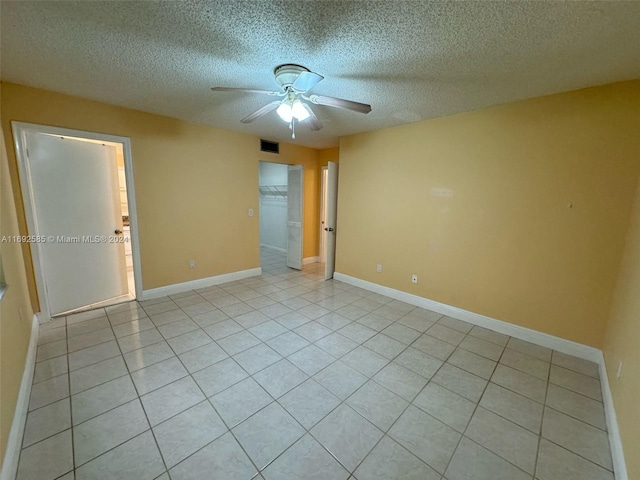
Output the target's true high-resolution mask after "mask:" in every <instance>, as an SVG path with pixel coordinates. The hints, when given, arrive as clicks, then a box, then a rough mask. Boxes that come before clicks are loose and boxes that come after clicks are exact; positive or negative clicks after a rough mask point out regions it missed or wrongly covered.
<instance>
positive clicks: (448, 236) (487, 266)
mask: <svg viewBox="0 0 640 480" xmlns="http://www.w3.org/2000/svg"><path fill="white" fill-rule="evenodd" d="M638 112H640V81H632V82H625V83H618V84H612V85H607V86H603V87H596V88H590V89H585V90H580V91H575V92H570V93H565V94H560V95H553V96H548V97H542V98H537V99H532V100H527V101H522V102H517V103H512V104H507V105H502V106H498V107H493V108H488V109H484V110H480V111H476V112H470V113H466V114H461V115H455V116H450V117H445V118H439V119H433V120H428V121H423V122H419V123H414V124H409V125H404V126H400V127H395V128H390V129H385V130H378V131H374V132H369V133H363V134H358V135H353V136H349V137H344V138H342V139H341V141H340V182H339V196H338V198H339V202H338V228H339V231H340V235H339V236H338V239H337V265H336V271H338V272H341V273H345V274H348V275H352V276H355V277H359V278H362V279H365V280H368V281H371V282H375V283H378V284H382V285H386V286H389V287H392V288H395V289H399V290H403V291H406V292H409V293H413V294H416V295H419V296H421V297H426V298H429V299H432V300H436V301H438V302H442V303H445V304H449V305H454V306H456V307H460V308H463V309H466V310H470V311H472V312H476V313H480V314H484V315H487V316H489V317H493V318H497V319H500V320H504V321H507V322H511V323H514V324H517V325H522V326H524V327H528V328H532V329H534V330H538V331H542V332H546V333H550V334H552V335H557V336H559V337H562V338H566V339H570V340H574V341H577V342H580V343H584V344H587V345H592V346H595V347H601V346H602V341H603V338H604V331H605V325H606V319H607V317H608V314H609V308H610V305H611V297H612V292H613V289H614V284H615V282H616V277H617V272H618V267H619V265H620V260H621V256H622V250H623V246H624V235H625V232H626V230H627V226H628V222H629V215H630V211H631V205H632V199H633V195H634V191H635V182H636V179H637V177H638V172H639V171H640V135H639V134H638V127H639V125H640V122H639V114H638ZM569 204H572V206H573V208H568V205H569ZM378 263H380V264H382V265H383V271H382V273H376V264H378ZM413 273H416V274H418V276H419V283H418V284H417V285H413V284H412V283H411V282H410V278H411V274H413Z"/></svg>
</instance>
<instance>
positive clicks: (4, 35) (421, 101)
mask: <svg viewBox="0 0 640 480" xmlns="http://www.w3.org/2000/svg"><path fill="white" fill-rule="evenodd" d="M0 9H1V10H0V14H1V17H2V18H1V28H2V30H1V41H2V46H1V52H0V53H1V55H2V56H1V75H2V79H3V80H6V81H10V82H15V83H20V84H24V85H29V86H33V87H38V88H44V89H48V90H54V91H57V92H62V93H68V94H71V95H76V96H80V97H86V98H90V99H95V100H100V101H103V102H107V103H111V104H116V105H122V106H126V107H129V108H134V109H138V110H144V111H147V112H153V113H158V114H162V115H168V116H171V117H175V118H180V119H183V120H187V121H192V122H198V123H204V124H209V125H213V126H216V127H222V128H228V129H232V130H237V131H241V132H246V133H250V134H253V135H257V136H260V137H263V138H268V139H271V140H280V141H291V140H290V137H289V130H288V128H287V126H286V124H285V123H284V122H282V121H281V120H279V119H278V117H277V115H276V113H275V112H271V113H269V114H268V115H267V116H265V117H263V118H261V119H259V120H257V121H255V122H254V123H253V124H250V125H244V124H241V123H240V119H241V118H243V117H244V116H246V115H247V114H249V113H251V112H252V111H254V110H256V109H257V108H259V107H260V106H262V105H265V104H266V103H268V102H270V101H272V100H273V98H272V97H268V96H262V95H246V96H243V95H240V94H237V93H221V92H216V93H214V92H211V91H210V90H209V88H210V87H212V86H238V87H250V88H262V89H270V90H271V89H274V88H277V85H276V83H275V81H274V79H273V74H272V71H273V68H274V67H275V66H277V65H279V64H282V63H298V64H302V65H305V66H307V67H308V68H310V69H311V70H313V71H315V72H318V73H320V74H321V75H324V76H325V80H324V81H322V82H321V83H320V84H319V85H318V86H317V87H316V88H315V89H314V90H313V92H314V93H318V94H321V95H331V96H337V97H342V98H347V99H351V100H356V101H360V102H365V103H370V104H371V105H372V107H373V111H372V112H371V113H370V114H368V115H362V114H358V113H354V112H350V111H344V110H337V109H332V108H330V107H324V106H314V107H313V108H314V111H315V112H316V114H317V116H318V117H319V119H320V120H321V122H322V123H323V124H324V129H323V130H321V131H319V132H311V131H309V130H308V129H306V128H304V126H302V125H301V126H300V128H299V129H297V136H298V138H297V140H296V143H300V144H303V145H308V146H313V147H320V148H322V147H328V146H334V145H337V141H338V140H337V139H338V137H339V136H342V135H348V134H352V133H357V132H363V131H367V130H374V129H379V128H383V127H389V126H393V125H399V124H402V123H408V122H414V121H418V120H422V119H426V118H432V117H438V116H443V115H449V114H452V113H457V112H462V111H469V110H474V109H478V108H482V107H486V106H490V105H496V104H500V103H505V102H510V101H514V100H519V99H524V98H530V97H536V96H541V95H546V94H551V93H556V92H561V91H567V90H574V89H578V88H582V87H587V86H592V85H600V84H605V83H610V82H615V81H620V80H628V79H633V78H638V77H640V2H634V1H628V2H586V1H583V2H560V1H552V2H544V1H535V2H533V1H532V2H528V1H521V2H506V1H502V2H488V1H478V2H468V1H452V2H450V1H440V2H427V1H419V2H408V1H400V0H395V1H367V2H361V1H270V2H265V1H249V2H246V1H242V2H237V1H215V2H214V1H208V2H203V1H194V0H185V1H169V2H154V1H137V2H134V1H126V2H115V1H79V2H57V1H47V2H31V1H18V2H11V1H2V2H1V7H0Z"/></svg>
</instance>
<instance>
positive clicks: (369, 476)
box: [18, 251, 613, 480]
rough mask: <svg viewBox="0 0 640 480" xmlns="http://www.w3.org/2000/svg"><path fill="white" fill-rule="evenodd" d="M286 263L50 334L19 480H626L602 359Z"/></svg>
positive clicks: (54, 328) (75, 318)
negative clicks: (604, 393)
mask: <svg viewBox="0 0 640 480" xmlns="http://www.w3.org/2000/svg"><path fill="white" fill-rule="evenodd" d="M283 263H284V256H283V255H282V254H278V253H272V252H269V251H264V252H263V275H262V276H261V277H256V278H249V279H246V280H242V281H237V282H232V283H227V284H224V285H220V286H215V287H211V288H205V289H202V290H198V291H191V292H187V293H183V294H180V295H172V296H170V297H166V298H160V299H156V300H150V301H145V302H140V303H135V302H133V303H127V304H123V305H118V306H112V307H107V308H106V309H98V310H93V311H89V312H83V313H80V314H76V315H72V316H69V317H67V318H61V319H56V320H53V321H52V322H50V323H49V324H47V325H46V326H43V327H42V329H41V333H40V338H39V347H38V353H37V364H36V370H35V377H34V385H33V390H32V394H31V399H30V405H29V413H28V417H27V423H26V430H25V435H24V443H23V450H22V453H21V458H20V465H19V472H18V479H19V480H27V479H37V480H49V479H65V480H70V479H74V478H75V479H78V480H85V479H101V480H102V479H116V478H117V479H132V480H145V479H150V480H152V479H163V480H168V479H173V480H194V479H203V480H204V479H207V480H210V479H220V480H236V479H237V480H249V479H260V480H262V479H264V480H293V479H296V480H297V479H317V480H347V479H350V480H356V479H357V480H394V479H403V480H431V479H433V480H442V479H447V480H485V479H486V480H500V479H503V480H519V479H523V480H525V479H529V480H532V479H534V478H535V479H537V480H560V479H562V480H578V479H579V480H600V479H602V480H605V479H608V480H612V479H613V474H612V463H611V456H610V450H609V443H608V437H607V431H606V422H605V416H604V409H603V405H602V398H601V391H600V383H599V379H598V369H597V366H596V365H595V364H592V363H589V362H585V361H583V360H580V359H577V358H573V357H570V356H567V355H563V354H560V353H557V352H552V351H551V350H548V349H546V348H542V347H539V346H536V345H532V344H529V343H526V342H522V341H520V340H517V339H514V338H509V337H507V336H505V335H501V334H499V333H496V332H492V331H490V330H486V329H482V328H478V327H474V326H473V325H470V324H468V323H465V322H461V321H459V320H455V319H453V318H448V317H443V316H442V315H439V314H436V313H434V312H429V311H426V310H422V309H420V308H414V307H413V306H411V305H407V304H405V303H401V302H398V301H396V300H392V299H390V298H387V297H384V296H381V295H377V294H372V293H371V292H368V291H365V290H361V289H359V288H354V287H351V286H349V285H346V284H344V283H340V282H336V281H328V282H325V281H323V280H322V266H321V265H319V264H316V265H310V266H307V267H305V269H304V271H303V272H296V271H293V270H290V269H287V268H286V267H285V266H284V265H283Z"/></svg>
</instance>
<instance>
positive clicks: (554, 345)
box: [333, 272, 602, 363]
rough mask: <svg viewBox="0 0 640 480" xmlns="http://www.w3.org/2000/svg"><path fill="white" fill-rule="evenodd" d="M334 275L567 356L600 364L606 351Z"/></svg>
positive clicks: (340, 274)
mask: <svg viewBox="0 0 640 480" xmlns="http://www.w3.org/2000/svg"><path fill="white" fill-rule="evenodd" d="M333 278H334V279H335V280H339V281H341V282H344V283H348V284H349V285H353V286H356V287H360V288H363V289H365V290H370V291H372V292H376V293H380V294H382V295H386V296H387V297H391V298H394V299H396V300H400V301H402V302H405V303H408V304H410V305H415V306H416V307H421V308H424V309H427V310H431V311H432V312H436V313H441V314H442V315H447V316H449V317H453V318H457V319H458V320H463V321H465V322H469V323H472V324H473V325H478V326H480V327H484V328H488V329H490V330H493V331H495V332H499V333H504V334H505V335H509V336H511V337H516V338H519V339H520V340H525V341H527V342H531V343H535V344H536V345H541V346H543V347H547V348H551V349H553V350H556V351H558V352H561V353H566V354H567V355H573V356H574V357H579V358H583V359H585V360H589V361H592V362H596V363H598V362H599V361H600V359H601V358H602V352H601V351H600V350H598V349H597V348H593V347H590V346H588V345H583V344H581V343H577V342H572V341H571V340H566V339H564V338H560V337H556V336H553V335H549V334H548V333H542V332H538V331H536V330H531V329H530V328H526V327H521V326H519V325H514V324H513V323H508V322H503V321H502V320H496V319H495V318H491V317H487V316H485V315H481V314H479V313H474V312H470V311H468V310H463V309H462V308H458V307H453V306H451V305H447V304H445V303H440V302H436V301H434V300H429V299H428V298H424V297H419V296H418V295H413V294H411V293H407V292H403V291H401V290H396V289H393V288H389V287H385V286H383V285H378V284H377V283H372V282H367V281H366V280H361V279H359V278H356V277H352V276H350V275H345V274H343V273H338V272H336V273H334V274H333Z"/></svg>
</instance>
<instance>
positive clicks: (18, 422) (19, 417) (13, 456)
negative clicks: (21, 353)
mask: <svg viewBox="0 0 640 480" xmlns="http://www.w3.org/2000/svg"><path fill="white" fill-rule="evenodd" d="M39 327H40V323H39V322H38V318H37V317H36V315H34V316H33V320H32V322H31V337H30V338H29V349H28V350H27V358H26V359H25V362H24V371H23V372H22V383H21V384H20V392H19V393H18V402H17V403H16V409H15V411H14V412H13V422H12V423H11V430H10V431H9V438H8V440H7V449H6V451H5V453H4V461H3V462H2V472H1V473H0V480H14V479H15V478H16V473H17V471H18V461H19V460H20V447H21V445H22V437H23V435H24V427H25V423H26V421H27V412H28V410H29V397H30V396H31V384H32V383H33V372H34V371H35V367H36V351H37V350H38V330H39Z"/></svg>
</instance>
